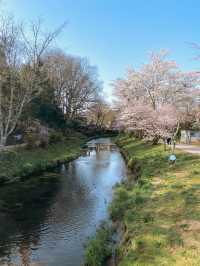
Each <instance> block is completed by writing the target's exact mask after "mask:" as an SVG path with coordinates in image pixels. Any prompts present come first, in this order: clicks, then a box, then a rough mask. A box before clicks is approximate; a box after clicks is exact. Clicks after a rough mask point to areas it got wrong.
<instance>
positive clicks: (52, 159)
mask: <svg viewBox="0 0 200 266" xmlns="http://www.w3.org/2000/svg"><path fill="white" fill-rule="evenodd" d="M85 141H86V138H85V137H84V136H83V135H81V134H74V135H73V136H68V137H67V138H66V140H65V141H64V142H61V143H57V144H54V145H50V146H48V147H47V148H37V149H34V150H27V149H19V150H15V151H9V152H2V153H0V157H1V159H0V180H2V182H3V180H8V179H10V180H13V179H14V177H20V178H25V177H27V176H29V175H32V174H38V173H40V172H43V171H45V170H48V169H51V168H53V167H56V166H57V165H58V164H59V163H60V162H66V161H69V160H72V159H73V158H75V157H76V156H77V155H78V154H79V153H80V147H81V145H82V144H83V143H84V142H85Z"/></svg>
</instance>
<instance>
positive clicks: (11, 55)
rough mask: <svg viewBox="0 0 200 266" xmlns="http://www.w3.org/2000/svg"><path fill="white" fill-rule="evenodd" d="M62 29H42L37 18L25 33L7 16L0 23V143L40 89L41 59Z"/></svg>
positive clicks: (0, 143) (12, 129) (5, 138)
mask: <svg viewBox="0 0 200 266" xmlns="http://www.w3.org/2000/svg"><path fill="white" fill-rule="evenodd" d="M61 29H62V28H59V29H56V30H55V31H52V32H43V30H42V25H41V21H40V20H39V21H38V22H35V23H31V28H30V30H29V31H28V32H27V31H25V30H24V27H23V26H22V24H16V23H15V22H14V20H13V19H12V18H10V17H6V18H1V24H0V145H1V146H4V145H5V144H6V141H7V138H8V136H9V135H10V134H12V132H13V131H14V129H15V127H16V125H17V123H18V121H19V119H20V117H21V114H22V111H23V109H24V107H25V106H26V105H27V104H28V103H29V102H30V101H31V100H32V99H33V97H35V96H36V95H37V94H38V93H40V91H41V89H42V86H41V85H42V82H43V81H42V79H41V73H42V71H43V69H44V65H43V64H42V63H41V62H42V61H41V58H42V56H43V54H44V53H45V52H47V50H48V49H49V48H50V45H51V44H52V42H53V40H54V39H55V38H56V37H57V36H58V34H59V33H60V31H61Z"/></svg>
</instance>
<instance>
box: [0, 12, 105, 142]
mask: <svg viewBox="0 0 200 266" xmlns="http://www.w3.org/2000/svg"><path fill="white" fill-rule="evenodd" d="M65 28H66V23H64V24H63V25H61V26H59V27H58V28H56V29H55V30H52V31H47V30H44V26H43V24H42V21H41V20H37V21H35V22H32V23H29V24H28V26H27V27H25V26H24V24H23V23H16V22H15V20H14V19H13V18H12V17H8V16H5V17H3V16H2V17H1V21H0V145H1V146H4V145H6V143H7V140H8V138H9V137H10V135H12V134H14V132H15V131H16V129H17V128H19V127H22V126H24V125H27V124H31V123H32V121H33V120H35V119H36V120H38V119H39V121H40V122H41V123H43V124H45V125H48V126H50V127H52V128H57V129H58V128H59V129H63V128H64V127H66V125H67V124H69V123H72V121H77V120H78V119H82V120H84V121H85V123H92V124H95V125H96V126H97V127H98V126H102V124H103V123H104V120H105V113H107V112H110V109H109V107H108V105H107V104H106V103H105V102H104V101H103V98H102V96H101V92H102V84H101V82H100V80H99V77H98V72H97V68H96V67H94V66H92V65H90V63H89V61H88V60H87V59H86V58H81V57H78V56H72V55H69V54H66V53H65V52H64V51H62V50H61V49H58V48H57V47H56V43H55V41H56V39H57V38H58V36H59V35H60V34H61V33H62V32H63V31H64V29H65ZM108 109H109V110H108Z"/></svg>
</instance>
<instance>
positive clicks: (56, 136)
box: [49, 131, 64, 144]
mask: <svg viewBox="0 0 200 266" xmlns="http://www.w3.org/2000/svg"><path fill="white" fill-rule="evenodd" d="M62 141H64V136H63V134H62V132H59V131H58V132H56V131H53V132H51V133H50V135H49V143H50V144H54V143H58V142H62Z"/></svg>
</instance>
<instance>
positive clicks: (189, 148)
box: [176, 144, 200, 154]
mask: <svg viewBox="0 0 200 266" xmlns="http://www.w3.org/2000/svg"><path fill="white" fill-rule="evenodd" d="M176 148H177V149H181V150H183V151H186V152H189V153H193V154H200V146H197V145H188V144H177V145H176Z"/></svg>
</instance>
